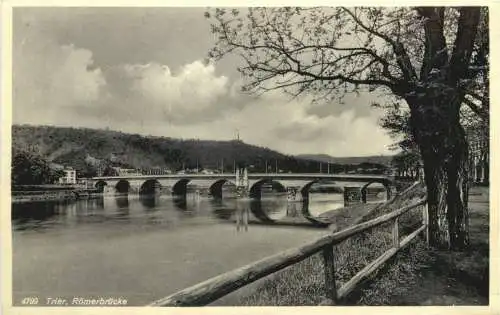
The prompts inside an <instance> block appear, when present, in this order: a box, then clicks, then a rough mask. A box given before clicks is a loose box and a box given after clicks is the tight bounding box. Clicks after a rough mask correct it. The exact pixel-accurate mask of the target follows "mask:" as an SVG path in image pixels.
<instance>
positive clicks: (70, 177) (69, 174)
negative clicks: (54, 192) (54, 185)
mask: <svg viewBox="0 0 500 315" xmlns="http://www.w3.org/2000/svg"><path fill="white" fill-rule="evenodd" d="M62 171H63V172H64V176H63V177H60V178H59V184H62V185H74V184H76V170H75V169H73V168H72V167H65V168H64V169H63V170H62Z"/></svg>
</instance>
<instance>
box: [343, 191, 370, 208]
mask: <svg viewBox="0 0 500 315" xmlns="http://www.w3.org/2000/svg"><path fill="white" fill-rule="evenodd" d="M364 198H365V201H363V197H362V193H361V187H356V186H354V187H352V186H345V187H344V207H347V206H350V205H353V204H357V203H361V202H366V196H365V197H364Z"/></svg>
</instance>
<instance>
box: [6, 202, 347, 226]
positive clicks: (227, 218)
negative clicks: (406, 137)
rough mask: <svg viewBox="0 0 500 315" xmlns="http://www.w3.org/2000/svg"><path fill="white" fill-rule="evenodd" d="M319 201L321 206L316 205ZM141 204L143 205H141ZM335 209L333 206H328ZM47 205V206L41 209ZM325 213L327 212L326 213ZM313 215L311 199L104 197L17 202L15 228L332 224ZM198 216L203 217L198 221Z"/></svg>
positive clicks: (326, 203) (335, 203)
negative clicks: (99, 224)
mask: <svg viewBox="0 0 500 315" xmlns="http://www.w3.org/2000/svg"><path fill="white" fill-rule="evenodd" d="M338 202H341V200H340V199H338V200H337V199H334V200H331V201H330V203H329V202H326V201H320V202H319V203H321V204H325V206H326V207H327V208H328V207H329V208H328V210H331V209H334V208H336V207H341V206H342V205H341V204H338ZM317 203H318V202H317ZM137 205H140V206H139V207H138V206H137ZM328 205H330V206H328ZM42 207H43V208H42ZM323 210H325V209H324V208H322V210H321V211H323ZM318 214H319V213H318V211H314V212H311V207H310V201H309V200H303V201H302V202H294V203H290V202H287V201H286V199H284V198H281V199H280V198H278V199H277V200H272V199H264V200H259V199H247V200H239V199H203V200H202V201H201V202H200V201H196V200H190V199H186V198H169V197H166V196H160V195H141V196H138V198H131V197H129V196H123V195H117V196H100V197H98V198H95V199H88V200H78V201H72V202H67V201H66V202H46V203H38V204H29V203H26V204H18V205H15V207H14V208H13V222H14V223H15V224H14V225H16V229H17V227H18V229H23V228H33V226H36V227H37V228H50V226H51V225H52V226H53V224H57V225H59V224H64V225H66V226H76V225H79V224H93V223H103V224H114V223H124V222H127V223H132V224H133V223H137V224H138V225H143V226H144V225H151V224H160V225H162V224H163V225H166V226H172V225H176V224H177V223H180V221H183V220H184V221H183V222H184V223H183V224H188V225H190V224H194V223H196V224H198V223H200V222H204V223H207V222H214V220H215V222H218V223H227V224H234V225H235V226H236V230H237V231H247V230H248V227H249V226H250V225H268V226H302V227H325V226H327V225H328V222H325V221H322V220H321V219H320V218H318ZM196 218H198V219H196Z"/></svg>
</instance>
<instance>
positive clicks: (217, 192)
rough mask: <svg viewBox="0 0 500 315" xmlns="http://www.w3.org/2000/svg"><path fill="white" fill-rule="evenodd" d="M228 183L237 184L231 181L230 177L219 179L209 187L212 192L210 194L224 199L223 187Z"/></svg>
mask: <svg viewBox="0 0 500 315" xmlns="http://www.w3.org/2000/svg"><path fill="white" fill-rule="evenodd" d="M227 183H230V184H232V185H235V186H236V184H234V183H233V182H232V181H230V180H229V179H219V180H217V181H215V182H213V183H212V184H211V185H210V187H209V188H208V191H209V192H210V195H211V196H212V197H214V198H216V199H222V187H223V186H224V185H225V184H227Z"/></svg>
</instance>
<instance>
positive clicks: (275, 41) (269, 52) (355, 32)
mask: <svg viewBox="0 0 500 315" xmlns="http://www.w3.org/2000/svg"><path fill="white" fill-rule="evenodd" d="M205 16H206V17H207V18H209V19H210V20H211V22H212V23H211V27H212V32H213V33H214V34H215V36H216V38H217V42H216V44H215V46H214V48H213V49H212V50H211V51H210V53H209V57H210V58H212V59H215V60H218V59H220V58H222V57H224V56H225V55H227V54H237V55H239V56H240V57H241V58H242V61H243V65H242V66H241V67H239V68H238V69H239V71H240V72H241V73H242V75H243V76H244V77H245V78H246V82H245V84H244V86H243V90H244V91H249V92H256V93H260V92H266V91H270V90H274V89H280V90H283V91H285V92H286V93H289V94H291V95H292V96H294V97H297V96H300V95H301V94H305V93H307V94H312V95H314V99H315V101H327V102H328V101H330V102H331V101H332V100H335V99H341V98H342V97H343V96H344V95H345V94H347V93H358V92H359V91H370V92H377V93H379V94H382V95H386V96H390V100H391V103H390V104H384V105H383V106H389V109H388V115H387V116H386V117H385V120H383V121H382V124H383V125H384V126H385V127H386V128H388V129H389V130H390V131H392V132H393V133H401V132H403V134H407V135H408V137H407V138H406V139H404V141H403V142H402V143H401V145H402V146H403V147H407V148H409V149H411V148H418V152H419V153H420V156H421V157H422V160H423V161H424V171H425V181H426V185H427V200H428V203H429V215H430V226H429V230H430V233H431V241H432V243H433V244H434V245H438V246H442V247H449V248H462V247H463V246H466V244H467V243H468V210H467V196H468V182H467V173H468V149H467V141H466V138H465V130H464V125H463V121H464V114H463V113H464V112H467V111H468V112H470V113H473V114H474V115H476V116H478V117H480V119H482V120H483V121H487V120H488V118H487V117H488V115H489V101H488V85H489V82H488V71H489V70H488V69H489V62H488V54H489V46H488V45H489V37H488V36H489V35H488V8H480V7H458V8H457V7H417V8H410V7H404V8H393V7H390V8H384V7H376V8H370V7H362V8H344V7H335V8H309V7H308V8H290V7H280V8H249V9H245V12H240V11H239V10H238V9H223V8H215V9H213V10H209V11H208V12H206V14H205ZM464 105H465V106H467V109H466V110H464V109H463V108H464ZM461 116H462V117H461ZM461 120H462V121H461ZM466 120H467V119H466ZM467 121H468V120H467Z"/></svg>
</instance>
